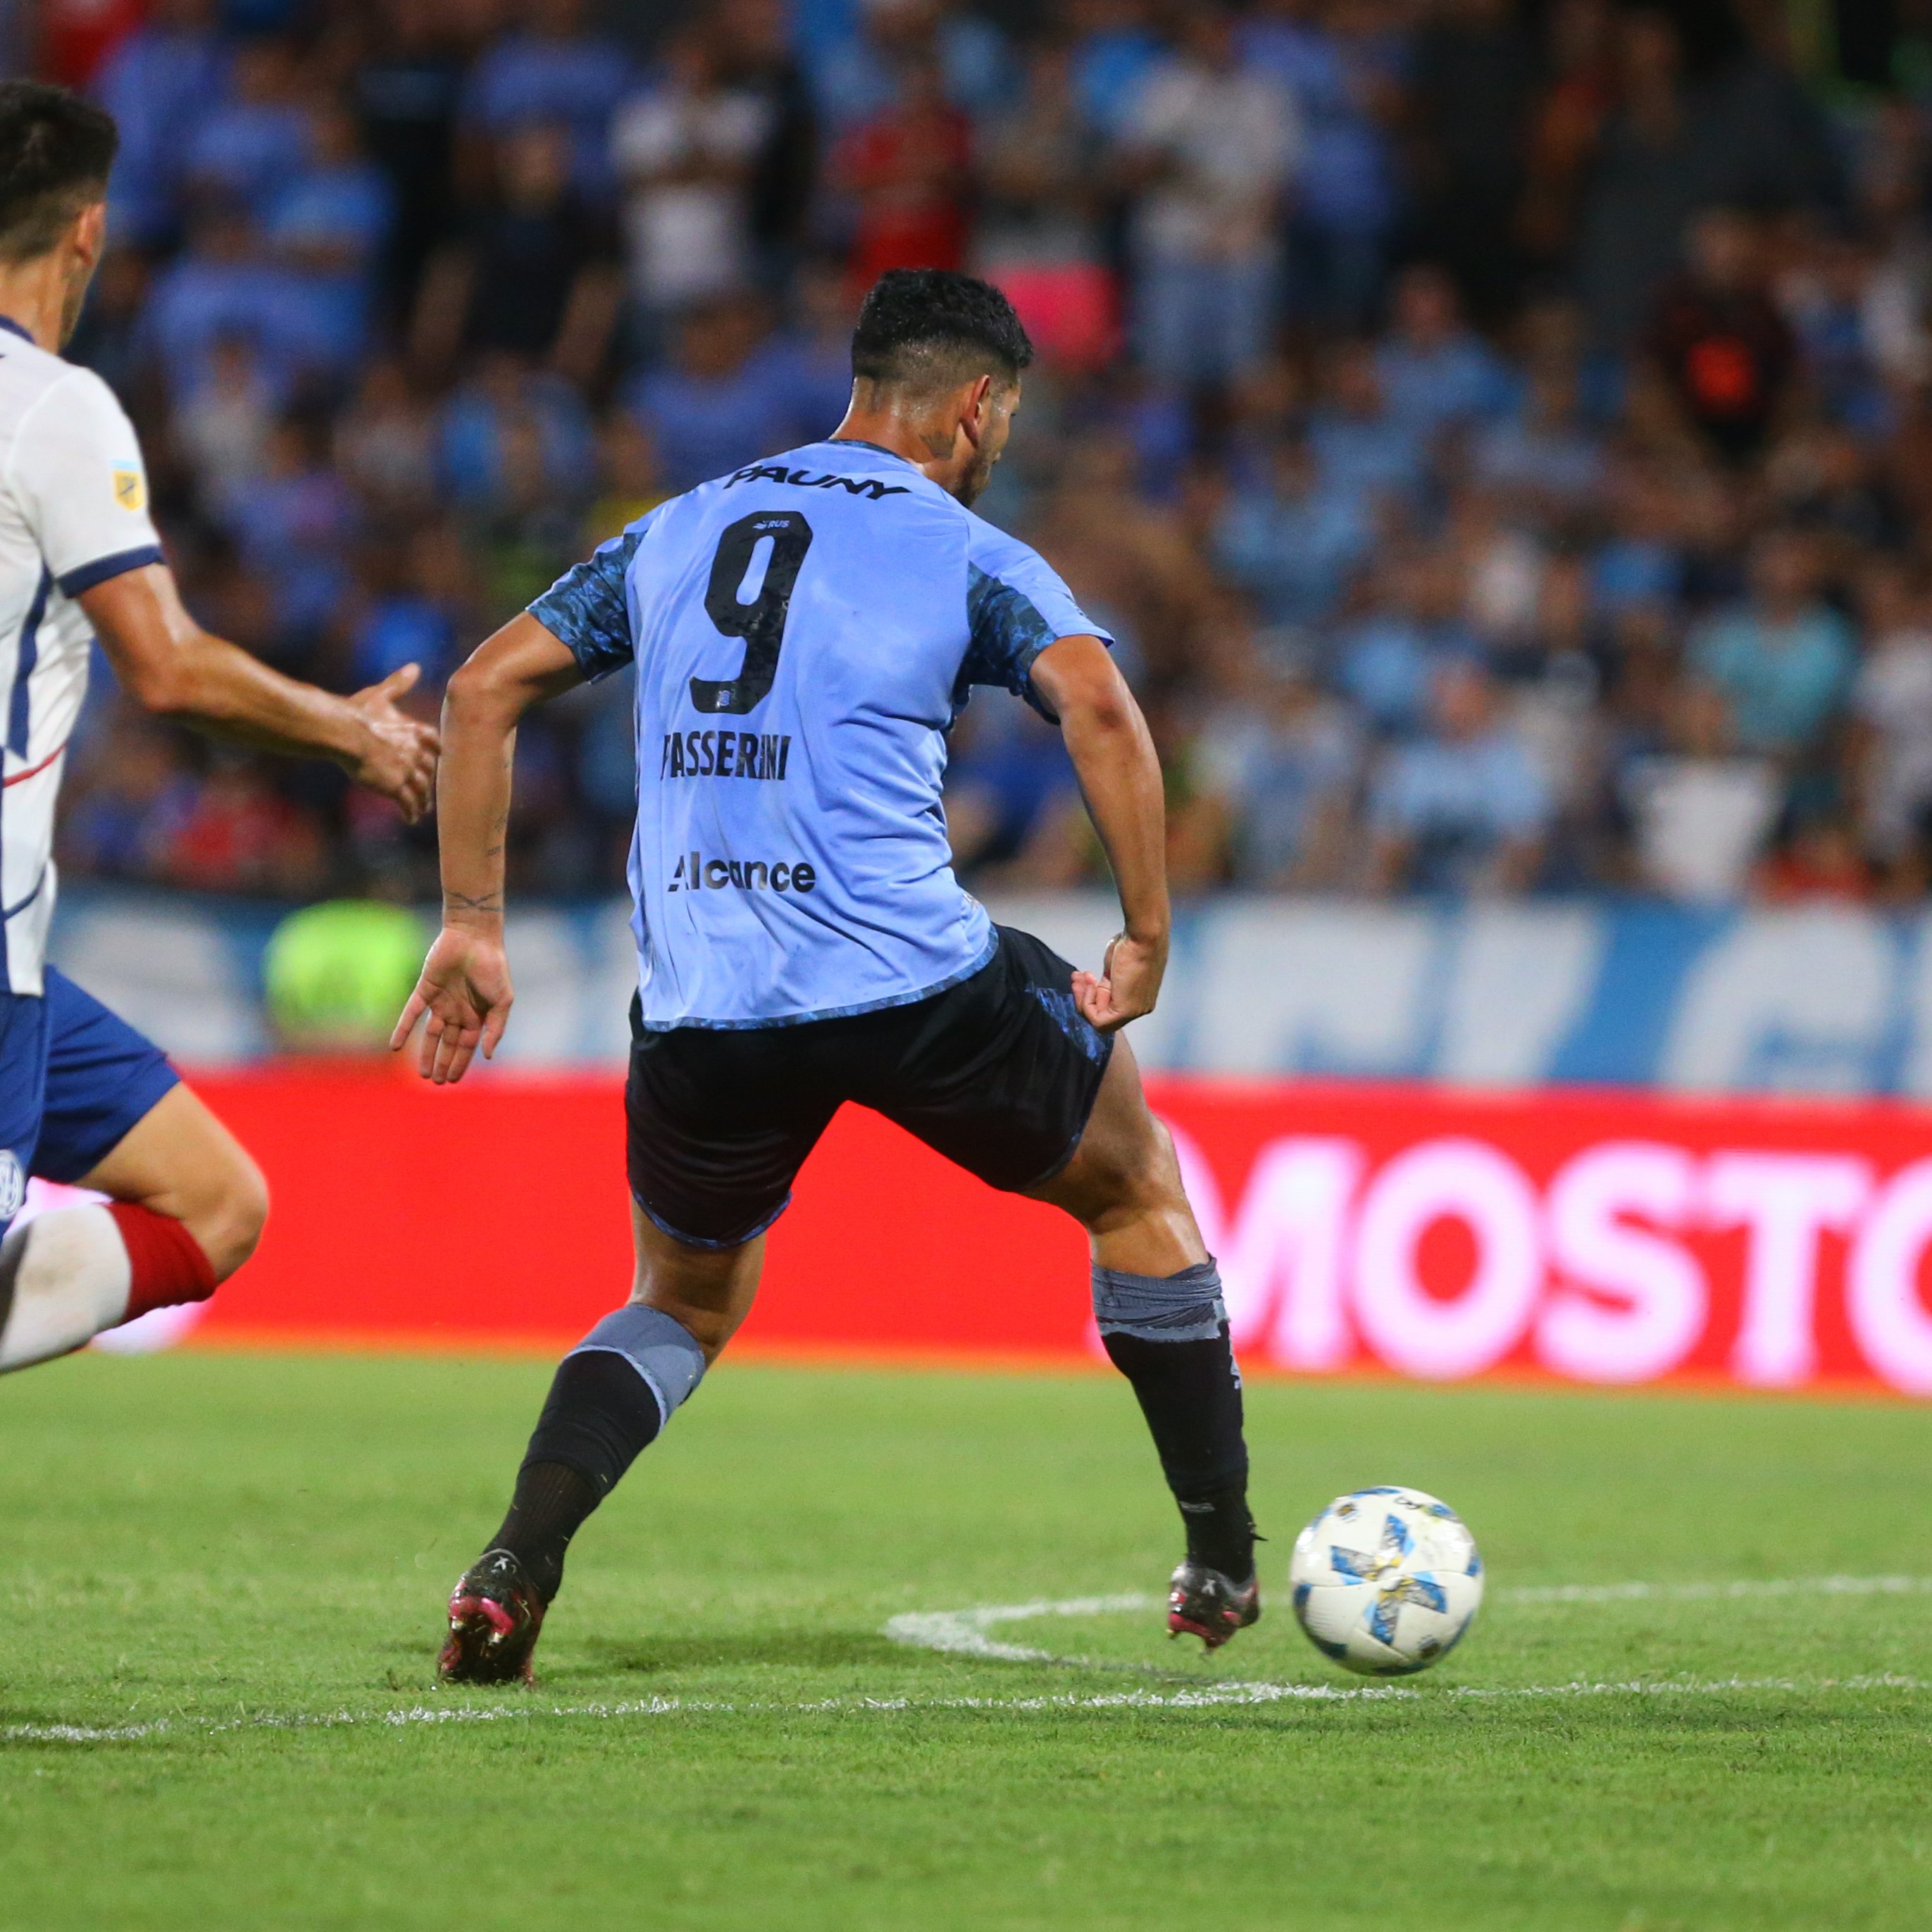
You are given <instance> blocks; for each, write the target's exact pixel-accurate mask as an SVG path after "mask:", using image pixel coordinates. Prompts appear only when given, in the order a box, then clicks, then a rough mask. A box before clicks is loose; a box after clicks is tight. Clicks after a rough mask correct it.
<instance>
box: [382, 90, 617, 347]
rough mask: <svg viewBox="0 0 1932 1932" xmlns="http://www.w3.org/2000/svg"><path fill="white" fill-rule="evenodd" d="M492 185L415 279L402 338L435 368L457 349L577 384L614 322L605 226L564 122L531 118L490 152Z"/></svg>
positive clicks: (610, 248) (612, 252)
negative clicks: (548, 367) (576, 165)
mask: <svg viewBox="0 0 1932 1932" xmlns="http://www.w3.org/2000/svg"><path fill="white" fill-rule="evenodd" d="M496 177H497V181H498V184H499V187H498V190H497V193H496V195H495V196H493V199H492V201H491V203H490V205H489V206H488V207H487V208H484V209H483V210H482V211H480V212H479V213H478V214H476V215H475V217H473V218H472V220H471V222H470V223H469V227H468V230H467V233H466V234H465V235H464V236H463V239H461V240H460V241H459V242H455V243H454V244H452V245H451V246H449V248H446V249H445V251H443V254H441V255H440V256H439V257H438V258H437V260H434V262H432V263H431V265H430V266H429V269H428V271H427V272H426V273H425V275H424V278H423V284H422V295H421V296H420V299H419V301H418V303H417V306H416V320H415V326H414V342H413V349H414V352H415V355H416V361H417V362H418V365H419V367H421V368H424V369H425V370H434V371H442V370H444V369H447V368H450V367H451V366H452V365H453V364H455V362H456V361H457V359H458V357H459V356H461V355H463V353H471V354H487V353H491V352H502V353H508V354H510V355H512V356H521V357H523V358H525V359H528V360H529V361H531V362H546V361H547V362H550V364H552V365H553V366H554V367H555V368H557V369H559V370H560V371H562V372H564V373H565V374H567V375H568V376H569V377H571V379H572V380H575V381H577V382H586V381H588V380H590V378H591V377H593V376H595V374H597V373H598V371H599V370H601V368H602V366H603V363H604V356H605V355H606V353H607V351H608V350H609V347H610V339H611V335H612V333H613V330H614V329H615V327H616V319H617V304H618V299H619V278H618V275H617V273H616V266H615V263H616V238H615V236H614V234H613V231H612V228H611V225H610V223H609V222H608V221H607V220H606V218H605V217H604V216H603V214H601V213H600V212H599V211H598V210H597V209H596V208H595V207H594V206H593V205H592V204H591V203H590V202H589V201H587V200H586V199H585V197H584V196H583V193H582V192H581V191H580V190H579V189H578V188H577V187H575V186H574V184H573V182H572V180H571V171H570V148H569V142H568V135H567V133H566V131H565V129H564V128H563V127H561V126H560V125H557V124H553V123H550V122H547V121H530V122H527V123H525V124H522V125H520V126H519V127H517V128H516V130H514V132H513V133H511V134H509V135H508V136H506V137H505V139H504V141H503V142H502V146H501V148H500V149H499V152H498V154H497V166H496Z"/></svg>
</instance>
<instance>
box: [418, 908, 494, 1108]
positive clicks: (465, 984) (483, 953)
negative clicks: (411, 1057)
mask: <svg viewBox="0 0 1932 1932" xmlns="http://www.w3.org/2000/svg"><path fill="white" fill-rule="evenodd" d="M515 998H516V995H515V994H514V992H512V991H511V986H510V962H509V961H508V959H506V958H505V956H504V953H503V941H502V935H501V934H500V933H490V932H479V931H476V930H474V929H471V928H469V927H467V926H445V927H444V928H443V930H442V931H441V932H440V933H438V934H437V936H436V944H434V946H432V947H431V948H430V950H429V957H428V959H425V961H424V962H423V969H422V978H421V979H419V980H417V982H416V991H415V992H413V993H412V994H411V995H410V1003H409V1004H408V1005H407V1006H406V1007H404V1009H403V1016H402V1018H401V1019H399V1020H398V1022H396V1030H395V1032H394V1033H392V1034H391V1035H390V1036H389V1049H390V1051H391V1052H397V1051H398V1050H400V1049H401V1048H402V1047H404V1046H406V1045H407V1043H408V1041H409V1037H410V1034H412V1033H413V1032H414V1031H416V1022H417V1021H418V1020H419V1019H422V1016H424V1014H425V1013H427V1014H428V1016H429V1023H428V1025H426V1026H425V1028H423V1037H422V1049H421V1052H420V1053H419V1055H418V1058H417V1061H416V1070H417V1071H418V1072H419V1073H421V1074H422V1077H423V1078H424V1079H425V1080H434V1082H436V1084H437V1085H438V1086H439V1087H442V1086H445V1085H449V1083H451V1082H455V1081H458V1080H460V1079H462V1078H463V1074H464V1073H466V1071H467V1070H468V1068H469V1063H470V1061H471V1060H472V1059H473V1058H475V1053H476V1049H477V1048H478V1047H479V1046H480V1047H481V1048H482V1049H483V1058H484V1059H485V1060H487V1059H489V1058H490V1057H491V1055H493V1054H494V1053H495V1052H496V1043H497V1042H498V1041H499V1040H501V1039H502V1037H503V1028H505V1025H508V1022H509V1018H510V1007H511V1002H512V1001H514V999H515Z"/></svg>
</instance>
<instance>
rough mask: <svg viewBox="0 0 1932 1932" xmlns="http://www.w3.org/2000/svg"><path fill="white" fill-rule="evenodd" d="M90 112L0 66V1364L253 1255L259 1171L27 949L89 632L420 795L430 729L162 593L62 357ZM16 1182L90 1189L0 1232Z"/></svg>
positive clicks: (92, 204) (196, 695)
mask: <svg viewBox="0 0 1932 1932" xmlns="http://www.w3.org/2000/svg"><path fill="white" fill-rule="evenodd" d="M115 145H116V136H115V128H114V124H113V121H112V120H110V118H108V116H107V115H105V114H104V113H101V111H100V110H98V108H95V107H92V106H90V105H89V104H87V103H86V102H85V101H80V100H79V99H77V98H76V97H74V95H71V94H68V93H67V92H65V90H63V89H58V88H53V87H46V86H40V85H38V84H37V83H33V82H30V81H7V82H5V83H0V743H3V744H4V748H5V757H4V760H0V1370H8V1369H18V1368H23V1367H26V1366H27V1365H28V1364H31V1363H34V1362H38V1361H46V1359H47V1358H49V1357H51V1356H55V1355H65V1353H67V1352H68V1351H69V1350H70V1349H76V1348H78V1347H80V1346H81V1345H82V1344H83V1343H85V1342H86V1341H87V1340H89V1338H90V1337H92V1336H94V1335H96V1334H99V1333H100V1332H101V1331H102V1330H103V1329H105V1328H113V1327H115V1326H116V1325H118V1324H119V1323H121V1322H125V1321H128V1320H130V1319H133V1317H134V1316H137V1315H140V1314H143V1313H146V1312H147V1311H148V1310H150V1309H152V1308H158V1307H166V1306H169V1304H174V1303H178V1302H183V1301H198V1300H200V1299H202V1298H204V1297H205V1296H207V1295H210V1294H212V1293H213V1292H214V1289H215V1287H216V1285H217V1283H220V1281H222V1280H224V1279H225V1278H226V1277H227V1276H229V1275H230V1274H233V1272H234V1271H235V1270H236V1268H239V1267H240V1266H241V1265H242V1262H244V1261H245V1260H246V1259H248V1256H249V1255H250V1253H251V1252H252V1251H253V1250H254V1246H255V1243H256V1241H257V1238H258V1237H259V1236H260V1232H261V1229H262V1225H263V1219H264V1217H265V1216H266V1214H267V1211H268V1202H267V1196H266V1192H265V1190H264V1188H263V1183H262V1178H261V1176H260V1174H259V1173H258V1172H257V1170H256V1169H255V1166H254V1163H253V1162H252V1161H251V1160H249V1158H248V1155H247V1154H245V1153H244V1152H243V1151H242V1148H240V1147H239V1145H237V1144H236V1141H235V1140H234V1139H233V1136H230V1135H229V1133H228V1132H227V1130H226V1129H225V1128H223V1127H222V1125H221V1124H220V1122H219V1121H217V1120H216V1119H215V1118H214V1115H212V1114H211V1113H210V1112H208V1109H207V1108H206V1107H205V1106H203V1105H202V1103H201V1102H200V1101H199V1100H197V1099H196V1097H195V1096H194V1095H193V1094H191V1093H190V1091H188V1089H187V1088H186V1087H184V1085H181V1081H180V1079H179V1076H178V1075H177V1074H176V1073H175V1071H174V1070H173V1068H172V1067H170V1066H169V1064H168V1063H167V1061H166V1058H164V1056H163V1055H162V1054H161V1053H160V1051H159V1049H157V1048H156V1047H154V1046H152V1045H151V1043H149V1042H148V1041H147V1040H144V1039H142V1037H141V1036H140V1035H139V1034H138V1033H136V1031H134V1030H133V1028H131V1027H130V1026H129V1025H127V1023H126V1022H124V1021H123V1020H121V1019H117V1018H116V1017H115V1016H114V1015H113V1013H110V1012H109V1011H108V1010H107V1008H106V1007H104V1006H102V1005H101V1003H100V1002H99V1001H97V1000H95V999H94V998H92V997H91V996H90V995H88V994H86V993H85V992H83V991H82V990H81V989H80V987H78V986H76V985H74V983H73V982H72V981H71V980H68V979H67V978H66V977H65V976H64V975H62V974H61V973H59V972H58V971H56V970H55V968H53V967H52V966H50V965H48V964H47V963H46V958H45V953H46V940H47V930H48V926H49V922H50V921H51V919H52V914H53V905H54V889H55V878H54V865H53V860H52V844H53V828H54V808H55V799H56V798H57V796H58V792H59V788H60V781H61V770H62V763H63V762H64V759H65V752H66V750H67V745H68V737H69V735H70V734H71V732H72V731H73V730H74V724H75V722H76V720H77V718H78V717H79V715H80V707H81V701H82V699H83V697H84V696H85V695H86V688H87V676H88V664H89V652H90V649H91V646H92V642H93V640H95V638H96V637H98V639H99V640H100V642H101V645H102V646H103V647H104V649H105V650H106V652H107V656H108V658H109V661H110V662H111V663H112V664H113V667H114V670H115V673H116V675H117V676H118V678H119V679H120V682H121V687H122V688H123V689H124V691H126V692H127V694H129V695H130V696H131V697H133V699H134V700H136V702H137V703H140V704H142V705H143V706H145V707H146V709H148V710H149V711H151V712H156V713H157V714H159V715H163V716H166V717H169V718H174V719H175V720H177V721H180V722H181V723H183V724H192V725H195V726H196V727H199V728H201V729H203V730H208V731H211V732H213V733H217V734H218V735H220V736H225V737H229V738H234V739H240V740H242V741H243V742H246V743H248V744H251V745H257V746H260V747H263V748H268V749H270V750H273V751H284V752H287V753H289V754H293V755H299V756H303V757H329V758H333V759H335V760H337V761H338V763H341V764H342V765H343V766H345V767H346V768H347V769H348V770H349V771H350V772H351V773H352V774H353V775H354V776H355V777H356V778H358V779H359V780H360V781H362V783H364V784H367V785H369V786H371V787H373V788H374V789H375V790H377V791H380V792H382V793H385V794H386V795H387V796H389V797H391V798H393V799H395V800H396V801H397V802H398V804H399V805H401V807H402V808H403V810H404V812H406V813H407V814H408V815H409V816H410V817H411V818H416V817H420V816H421V815H422V813H423V812H424V811H425V810H426V809H427V808H428V802H429V796H430V790H431V786H432V785H433V784H434V779H435V763H436V752H437V737H436V733H434V730H431V727H428V726H427V725H425V724H420V723H419V722H417V721H415V720H413V719H411V718H407V717H406V716H405V715H404V714H403V713H402V712H401V711H399V710H398V709H397V706H396V702H395V700H396V699H397V698H398V697H400V696H401V694H402V693H403V692H404V691H407V689H408V688H409V687H410V685H411V684H413V682H415V671H414V668H413V667H410V669H409V670H406V671H403V672H398V673H397V674H396V675H395V676H393V677H392V678H390V679H388V680H387V681H386V682H385V683H383V684H381V685H377V686H375V687H374V688H372V689H371V690H368V691H363V692H361V693H360V694H358V695H357V696H356V697H350V698H342V697H332V696H331V695H329V694H328V693H327V692H326V691H319V690H317V689H316V688H314V687H313V686H311V685H305V684H299V683H296V682H294V681H293V679H289V678H286V677H283V676H280V675H279V674H278V673H276V672H274V671H272V670H269V668H268V667H267V666H266V665H265V664H261V663H260V662H258V661H257V660H256V659H255V658H251V657H250V656H249V655H248V654H247V652H244V651H241V650H238V649H236V647H235V646H233V645H232V644H229V643H223V641H222V640H220V639H219V638H217V637H211V636H210V635H209V634H208V633H207V632H206V631H203V630H202V629H201V628H199V625H196V623H195V622H194V620H193V619H192V618H191V617H190V616H188V615H187V612H186V611H185V610H184V609H183V608H182V607H181V600H180V598H179V597H178V595H176V594H175V584H174V579H173V577H172V575H171V574H169V570H168V567H167V565H166V562H164V561H163V557H162V554H161V550H160V544H158V542H157V541H156V539H155V535H154V526H153V524H152V523H151V522H150V521H149V520H148V502H147V483H146V478H145V472H144V471H143V469H142V463H141V452H140V449H139V445H138V444H137V443H136V440H135V436H134V431H133V428H132V426H131V425H130V424H129V422H128V421H127V417H126V416H125V415H124V413H122V410H121V406H120V404H118V402H117V401H115V398H114V396H113V392H111V391H110V389H108V387H107V385H106V384H105V383H104V382H102V381H101V379H100V377H98V376H96V375H95V374H92V373H91V372H90V371H87V370H85V369H80V368H75V367H74V366H73V365H71V364H69V363H67V362H63V361H62V359H61V358H60V354H59V351H60V350H61V348H62V346H63V344H65V342H66V341H67V339H68V336H69V335H71V333H72V332H73V329H74V323H75V322H76V320H77V318H78V317H79V315H80V305H81V302H82V299H83V296H85V295H86V290H87V285H88V282H89V278H91V276H92V274H93V272H94V269H95V264H96V263H98V261H99V260H100V258H101V249H102V247H103V245H104V236H105V230H106V214H107V208H106V203H107V179H108V174H109V172H110V169H111V168H112V166H113V160H114V153H115ZM28 1175H42V1176H44V1177H45V1178H47V1179H49V1180H51V1181H67V1182H73V1183H76V1184H79V1185H80V1186H82V1187H86V1188H89V1189H92V1190H94V1191H95V1192H96V1193H101V1194H104V1195H106V1196H107V1197H108V1200H107V1204H106V1205H86V1206H82V1207H74V1208H58V1209H55V1210H52V1211H49V1212H47V1213H46V1214H41V1215H40V1216H39V1217H37V1219H34V1220H31V1221H28V1222H26V1223H23V1224H22V1225H20V1226H10V1223H12V1222H13V1220H14V1218H15V1217H16V1216H17V1214H19V1212H20V1207H21V1205H22V1202H23V1199H24V1197H25V1195H26V1182H27V1178H28Z"/></svg>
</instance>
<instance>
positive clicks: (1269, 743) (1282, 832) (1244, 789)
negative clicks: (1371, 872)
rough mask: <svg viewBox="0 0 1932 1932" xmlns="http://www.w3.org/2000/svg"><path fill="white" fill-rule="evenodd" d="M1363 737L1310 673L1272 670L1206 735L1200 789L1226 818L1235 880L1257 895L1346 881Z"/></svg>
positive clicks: (1290, 667)
mask: <svg viewBox="0 0 1932 1932" xmlns="http://www.w3.org/2000/svg"><path fill="white" fill-rule="evenodd" d="M1361 758H1362V733H1361V724H1360V721H1359V720H1358V718H1356V717H1355V715H1354V714H1353V713H1352V712H1351V711H1350V710H1349V707H1348V706H1346V705H1345V704H1343V703H1340V702H1338V701H1337V700H1336V699H1335V698H1334V697H1331V696H1330V695H1329V694H1327V693H1326V692H1325V691H1323V690H1322V688H1321V686H1320V685H1319V683H1318V682H1317V681H1316V678H1315V676H1313V671H1312V669H1311V667H1309V666H1307V665H1306V664H1295V663H1291V664H1287V665H1285V666H1283V667H1281V668H1280V669H1279V670H1273V669H1263V670H1262V673H1261V675H1260V676H1259V679H1257V680H1256V688H1254V689H1253V691H1252V692H1251V693H1250V697H1249V701H1248V702H1247V703H1245V704H1244V706H1243V707H1242V709H1241V712H1238V714H1236V715H1232V716H1229V717H1226V718H1223V720H1222V721H1220V723H1219V724H1217V727H1215V728H1213V729H1212V730H1209V731H1208V732H1205V733H1203V734H1202V739H1201V742H1200V754H1199V763H1200V766H1201V778H1200V782H1201V787H1202V791H1203V793H1204V794H1205V796H1207V797H1208V798H1209V799H1211V800H1212V801H1213V802H1214V805H1215V806H1216V808H1217V809H1218V811H1219V812H1220V814H1221V817H1222V819H1223V824H1224V835H1225V836H1226V840H1227V843H1228V869H1229V876H1230V877H1232V880H1233V881H1234V883H1235V884H1236V885H1238V886H1244V887H1246V888H1247V889H1250V890H1251V891H1260V892H1284V891H1292V890H1298V889H1300V890H1307V889H1312V888H1319V887H1325V886H1334V885H1337V884H1339V883H1343V868H1344V866H1345V865H1346V862H1347V860H1348V856H1349V850H1348V834H1349V814H1350V811H1351V809H1352V806H1353V804H1354V802H1355V787H1356V785H1357V783H1358V779H1359V777H1360V774H1361Z"/></svg>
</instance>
